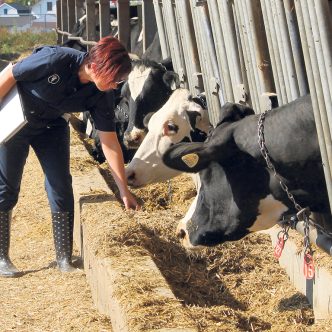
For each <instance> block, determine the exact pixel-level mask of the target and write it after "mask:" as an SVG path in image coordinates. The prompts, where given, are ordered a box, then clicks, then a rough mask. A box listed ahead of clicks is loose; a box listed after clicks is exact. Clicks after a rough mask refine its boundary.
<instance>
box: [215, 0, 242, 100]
mask: <svg viewBox="0 0 332 332" xmlns="http://www.w3.org/2000/svg"><path fill="white" fill-rule="evenodd" d="M218 10H219V20H220V24H221V29H222V34H223V39H224V43H225V45H227V46H226V47H225V52H226V57H227V63H228V68H229V72H230V79H231V85H232V90H233V96H234V101H235V102H237V103H239V102H245V101H246V99H245V93H244V85H243V78H242V73H241V62H240V56H239V53H240V50H239V45H238V44H237V39H236V28H235V22H234V18H233V12H232V5H231V3H230V2H229V1H227V0H221V1H219V2H218ZM240 90H242V91H240ZM240 92H241V93H240Z"/></svg>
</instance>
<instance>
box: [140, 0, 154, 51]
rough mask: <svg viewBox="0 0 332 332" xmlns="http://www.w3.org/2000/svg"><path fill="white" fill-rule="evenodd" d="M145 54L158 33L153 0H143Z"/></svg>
mask: <svg viewBox="0 0 332 332" xmlns="http://www.w3.org/2000/svg"><path fill="white" fill-rule="evenodd" d="M142 12H143V14H142V20H143V23H142V28H143V53H144V52H145V51H146V49H147V48H148V47H149V46H150V44H151V43H152V41H153V38H154V36H155V34H156V31H157V23H156V16H155V15H154V9H153V2H152V0H143V5H142Z"/></svg>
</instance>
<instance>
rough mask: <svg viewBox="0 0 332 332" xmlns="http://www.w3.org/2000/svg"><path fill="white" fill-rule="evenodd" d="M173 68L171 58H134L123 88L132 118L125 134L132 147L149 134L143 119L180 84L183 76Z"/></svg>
mask: <svg viewBox="0 0 332 332" xmlns="http://www.w3.org/2000/svg"><path fill="white" fill-rule="evenodd" d="M170 68H172V62H171V60H170V59H166V60H165V61H163V62H161V63H158V62H156V61H151V60H147V59H144V60H134V61H133V67H132V71H131V72H130V74H129V77H128V80H127V82H126V83H125V84H124V86H123V88H122V91H121V96H122V98H125V99H126V100H127V101H128V104H129V121H128V127H127V130H126V132H125V135H124V143H125V145H126V146H127V147H128V148H131V149H137V148H138V147H139V145H140V144H141V143H142V141H143V138H144V136H145V135H146V128H145V126H144V123H143V119H144V118H145V117H146V115H147V114H148V113H151V114H152V113H154V112H156V111H157V110H159V109H160V108H161V107H162V106H163V105H164V104H165V102H166V101H167V100H168V98H169V97H170V95H171V94H172V92H173V91H174V90H175V89H176V88H178V87H179V85H180V82H179V76H178V74H176V73H175V72H174V71H173V70H170Z"/></svg>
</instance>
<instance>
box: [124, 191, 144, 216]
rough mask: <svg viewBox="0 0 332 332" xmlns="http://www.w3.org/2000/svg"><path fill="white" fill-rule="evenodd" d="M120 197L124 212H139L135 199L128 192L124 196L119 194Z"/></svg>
mask: <svg viewBox="0 0 332 332" xmlns="http://www.w3.org/2000/svg"><path fill="white" fill-rule="evenodd" d="M120 195H121V198H122V201H123V204H124V206H125V208H126V210H130V209H132V210H135V211H138V210H140V208H141V207H140V205H139V204H138V203H137V201H136V199H135V197H134V196H133V194H132V193H131V192H130V191H129V190H128V191H127V192H126V193H125V194H120Z"/></svg>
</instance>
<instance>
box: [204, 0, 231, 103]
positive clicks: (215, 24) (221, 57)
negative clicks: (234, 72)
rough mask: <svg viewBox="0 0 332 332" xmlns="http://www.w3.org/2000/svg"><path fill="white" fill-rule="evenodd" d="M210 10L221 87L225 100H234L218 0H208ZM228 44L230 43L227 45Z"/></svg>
mask: <svg viewBox="0 0 332 332" xmlns="http://www.w3.org/2000/svg"><path fill="white" fill-rule="evenodd" d="M207 3H208V10H209V15H210V19H211V27H212V33H213V40H214V46H215V49H216V56H217V60H218V61H217V66H218V72H219V77H220V87H221V89H222V91H223V95H224V96H225V100H227V101H234V95H233V89H232V81H231V75H230V73H231V72H230V68H229V66H228V61H227V53H226V44H225V40H224V37H223V33H222V29H221V24H220V17H219V10H218V4H217V1H216V0H208V1H207ZM227 46H228V45H227Z"/></svg>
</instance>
